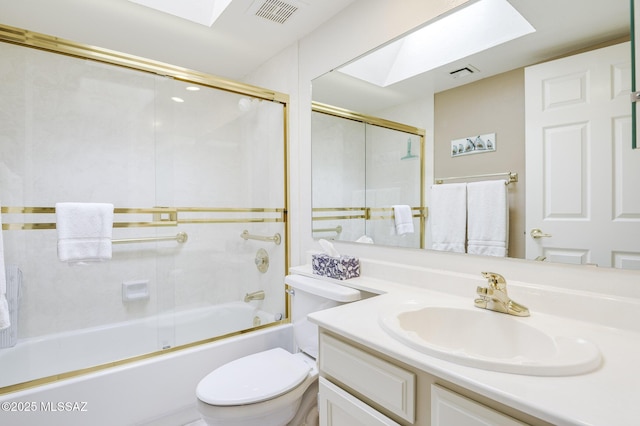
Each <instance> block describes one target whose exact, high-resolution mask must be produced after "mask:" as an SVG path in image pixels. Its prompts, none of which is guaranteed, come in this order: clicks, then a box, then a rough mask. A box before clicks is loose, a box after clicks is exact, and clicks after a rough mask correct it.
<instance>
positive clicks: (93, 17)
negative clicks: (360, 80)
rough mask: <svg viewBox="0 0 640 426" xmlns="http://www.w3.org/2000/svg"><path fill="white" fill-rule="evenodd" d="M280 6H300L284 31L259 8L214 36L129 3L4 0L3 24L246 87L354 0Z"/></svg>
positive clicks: (243, 10) (236, 2) (224, 22)
mask: <svg viewBox="0 0 640 426" xmlns="http://www.w3.org/2000/svg"><path fill="white" fill-rule="evenodd" d="M176 1H179V0H176ZM257 1H258V2H263V1H265V0H257ZM280 1H283V2H285V3H290V4H292V5H294V6H299V7H298V9H297V11H296V12H295V13H294V14H293V15H292V16H291V17H290V18H288V20H286V21H285V22H284V23H282V24H281V23H277V22H273V21H271V20H268V19H265V18H263V17H258V16H256V15H255V14H252V13H248V11H249V9H250V8H251V6H252V5H253V4H254V0H233V1H232V3H231V4H230V5H229V7H227V9H226V10H225V11H224V12H223V14H222V15H221V16H220V18H219V19H218V21H217V22H215V23H214V24H213V26H212V27H211V28H209V27H206V26H203V25H200V24H196V23H194V22H191V21H187V20H184V19H181V18H177V17H174V16H171V15H168V14H165V13H162V12H159V11H156V10H153V9H150V8H147V7H144V6H141V5H139V4H135V3H132V2H129V1H127V0H19V1H16V0H0V23H2V24H5V25H10V26H14V27H18V28H23V29H28V30H31V31H35V32H40V33H44V34H48V35H53V36H57V37H60V38H64V39H68V40H72V41H77V42H81V43H85V44H90V45H94V46H99V47H103V48H107V49H112V50H116V51H118V52H124V53H129V54H133V55H137V56H142V57H145V58H149V59H154V60H158V61H162V62H167V63H171V64H175V65H180V66H183V67H186V68H191V69H194V70H197V71H203V72H207V73H211V74H214V75H218V76H223V77H227V78H232V79H242V78H243V77H244V76H245V75H247V74H248V73H250V72H252V71H253V70H255V69H256V68H257V67H259V66H260V65H261V64H263V63H264V62H266V61H267V60H268V59H270V58H272V57H273V56H275V55H277V54H278V53H280V52H281V51H282V50H284V49H285V48H286V47H289V46H291V45H292V44H293V43H295V42H296V40H299V39H300V38H302V37H304V36H305V35H306V34H309V33H310V32H312V31H313V30H314V29H316V28H317V27H318V26H319V25H320V24H322V23H323V22H325V21H326V20H328V19H329V18H331V17H332V16H333V15H335V14H336V13H338V12H339V11H340V10H342V9H343V8H345V7H346V6H348V5H349V4H351V3H352V2H353V1H354V0H303V1H298V0H280Z"/></svg>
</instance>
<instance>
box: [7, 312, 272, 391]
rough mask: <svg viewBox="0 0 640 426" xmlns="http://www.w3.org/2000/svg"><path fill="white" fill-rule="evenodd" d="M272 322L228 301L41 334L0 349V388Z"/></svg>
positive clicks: (262, 315) (262, 314) (266, 315)
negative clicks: (118, 321)
mask: <svg viewBox="0 0 640 426" xmlns="http://www.w3.org/2000/svg"><path fill="white" fill-rule="evenodd" d="M274 320H275V318H274V315H273V314H269V313H267V312H264V311H260V310H258V309H257V308H256V307H254V306H253V305H251V304H249V303H244V302H230V303H225V304H219V305H213V306H207V307H202V308H196V309H190V310H184V311H176V312H171V313H165V314H160V315H156V316H152V317H146V318H143V319H136V320H130V321H124V322H120V323H114V324H109V325H106V326H100V327H91V328H85V329H80V330H75V331H71V332H63V333H55V334H49V335H47V336H42V337H36V338H27V339H19V340H18V343H17V345H16V346H14V347H12V348H5V349H0V388H1V387H5V386H9V385H13V384H17V383H23V382H28V381H31V380H35V379H39V378H42V377H49V376H53V375H56V374H61V373H65V372H69V371H75V370H80V369H83V368H88V367H93V366H96V365H101V364H107V363H111V362H114V361H118V360H122V359H125V358H131V357H135V356H138V355H143V354H147V353H150V352H155V351H159V350H162V349H168V348H171V347H175V346H180V345H185V344H188V343H192V342H196V341H200V340H205V339H209V338H212V337H218V336H223V335H225V334H230V333H234V332H237V331H240V330H247V329H250V328H252V327H254V326H257V325H262V324H268V323H271V322H273V321H274Z"/></svg>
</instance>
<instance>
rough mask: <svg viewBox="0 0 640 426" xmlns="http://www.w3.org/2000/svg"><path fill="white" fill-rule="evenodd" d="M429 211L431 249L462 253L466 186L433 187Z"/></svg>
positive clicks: (455, 184) (463, 184)
mask: <svg viewBox="0 0 640 426" xmlns="http://www.w3.org/2000/svg"><path fill="white" fill-rule="evenodd" d="M429 210H430V212H429V216H430V221H431V248H432V249H434V250H440V251H452V252H456V253H464V252H465V240H466V236H467V184H466V183H450V184H444V185H433V186H432V187H431V207H430V209H429Z"/></svg>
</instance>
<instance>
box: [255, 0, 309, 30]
mask: <svg viewBox="0 0 640 426" xmlns="http://www.w3.org/2000/svg"><path fill="white" fill-rule="evenodd" d="M299 8H300V4H298V2H296V1H289V2H286V1H281V0H258V1H255V2H254V3H253V4H252V5H251V7H250V8H249V10H248V11H247V13H250V14H253V15H255V16H258V17H260V18H264V19H267V20H269V21H272V22H276V23H278V24H284V23H285V22H286V21H287V19H289V18H290V17H291V16H292V15H293V14H294V13H296V11H297V10H298V9H299Z"/></svg>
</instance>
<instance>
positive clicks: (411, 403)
mask: <svg viewBox="0 0 640 426" xmlns="http://www.w3.org/2000/svg"><path fill="white" fill-rule="evenodd" d="M319 359H320V370H321V371H322V372H323V373H324V374H326V375H329V376H331V377H332V378H334V379H335V380H337V381H339V382H340V383H342V384H344V385H345V386H348V387H349V388H351V389H353V390H354V391H356V392H358V393H359V394H361V395H362V396H364V397H366V398H369V399H370V400H372V401H374V402H376V403H377V404H379V405H380V406H381V407H384V408H385V409H386V410H389V412H391V413H393V414H395V415H397V416H399V417H401V418H402V419H404V420H407V421H408V422H411V423H414V422H415V400H416V376H415V374H414V373H412V372H410V371H407V370H405V369H403V368H400V367H398V366H396V365H393V364H391V363H389V362H387V361H384V360H381V359H379V358H377V357H375V356H373V355H371V354H369V353H367V352H365V351H362V350H360V349H358V348H355V347H353V346H351V345H349V344H346V343H344V342H342V341H340V340H338V339H336V338H334V337H332V336H329V335H327V334H321V335H320V357H319Z"/></svg>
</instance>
